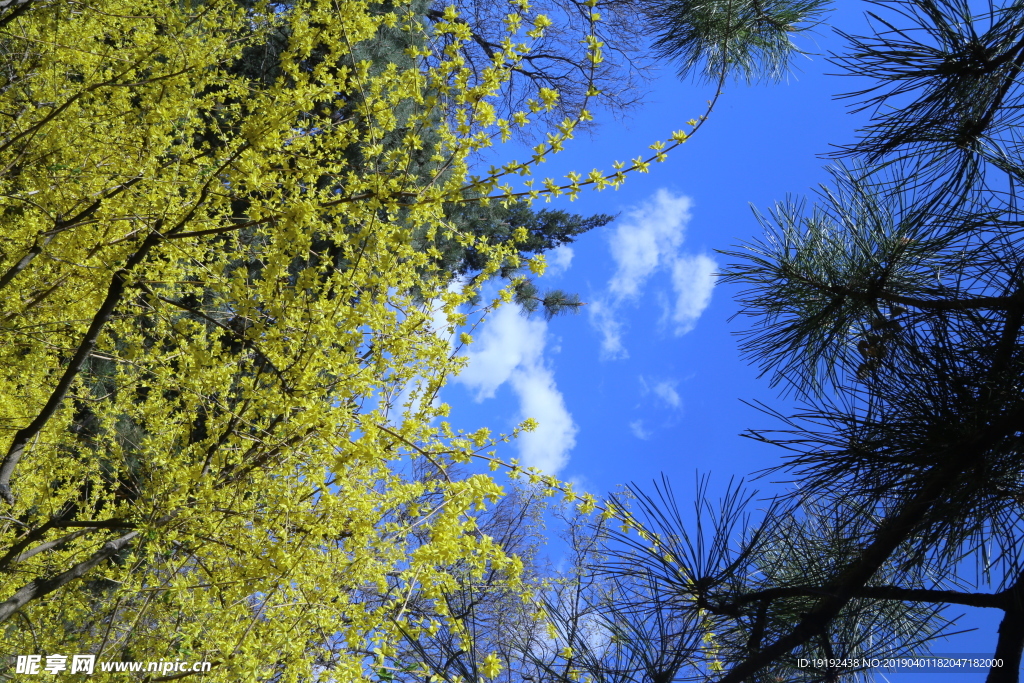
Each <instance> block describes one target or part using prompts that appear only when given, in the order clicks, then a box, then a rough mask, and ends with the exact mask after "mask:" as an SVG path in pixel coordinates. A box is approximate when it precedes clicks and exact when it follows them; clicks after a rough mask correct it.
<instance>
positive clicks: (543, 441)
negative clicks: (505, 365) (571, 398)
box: [512, 366, 578, 474]
mask: <svg viewBox="0 0 1024 683" xmlns="http://www.w3.org/2000/svg"><path fill="white" fill-rule="evenodd" d="M512 388H513V389H514V390H515V392H516V393H517V394H518V395H519V409H520V412H521V413H522V414H523V416H524V417H526V416H529V417H533V418H536V420H537V428H536V429H535V430H533V431H532V432H528V433H526V434H522V435H520V437H519V439H518V443H519V453H520V459H521V460H522V463H523V464H524V465H526V466H528V467H537V468H539V469H541V470H543V471H544V472H547V473H548V474H555V473H557V472H558V471H559V470H561V469H562V468H563V467H565V465H566V464H567V463H568V462H569V451H570V450H572V448H573V446H575V445H576V432H577V431H578V429H577V428H576V424H575V423H574V422H573V421H572V415H570V414H569V411H568V410H566V408H565V401H564V400H563V398H562V393H561V392H560V391H558V387H557V386H555V377H554V375H552V374H551V371H550V370H548V369H547V368H545V367H542V366H533V367H526V368H517V369H516V371H515V372H513V373H512Z"/></svg>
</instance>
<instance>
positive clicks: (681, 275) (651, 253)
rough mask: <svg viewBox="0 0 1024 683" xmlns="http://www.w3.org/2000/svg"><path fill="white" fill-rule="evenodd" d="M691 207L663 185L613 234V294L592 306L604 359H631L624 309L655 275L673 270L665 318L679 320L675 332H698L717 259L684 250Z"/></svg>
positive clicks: (610, 287)
mask: <svg viewBox="0 0 1024 683" xmlns="http://www.w3.org/2000/svg"><path fill="white" fill-rule="evenodd" d="M691 206H692V201H691V200H690V198H689V197H685V196H681V195H680V196H676V195H674V194H672V193H671V192H669V191H668V190H665V189H660V190H658V191H657V192H656V193H655V194H654V196H653V197H652V198H651V199H649V200H648V201H646V202H644V203H643V204H642V205H640V206H639V207H637V208H635V209H633V210H631V211H629V212H628V213H627V214H626V217H625V218H624V219H623V220H622V221H620V222H619V224H618V225H617V227H616V229H615V231H614V232H613V233H612V235H611V237H610V239H609V248H610V250H611V254H612V258H613V259H614V260H615V274H614V275H613V276H612V277H611V279H610V280H609V281H608V288H607V294H606V295H604V296H597V297H595V298H594V301H592V302H591V305H590V306H589V307H588V311H589V314H590V323H591V325H592V326H593V327H594V328H596V329H597V330H598V332H600V334H601V355H602V357H604V358H613V359H614V358H625V357H628V355H629V354H628V352H627V351H626V348H625V346H624V344H623V342H622V334H623V327H624V325H623V323H622V321H621V318H620V315H619V310H620V309H621V307H622V306H623V305H624V304H625V303H626V302H632V303H633V304H634V305H635V303H636V302H637V301H638V300H639V299H640V298H641V295H642V293H643V289H644V287H645V285H646V284H647V281H648V280H649V279H650V278H651V276H652V275H654V274H655V273H657V272H659V271H667V272H668V274H669V276H670V280H671V286H672V291H673V292H674V294H675V297H674V299H675V300H674V302H673V303H672V304H668V303H666V304H665V306H666V312H665V318H666V319H669V320H671V321H672V323H673V324H674V328H673V332H674V334H675V335H677V336H679V335H683V334H686V333H687V332H689V331H690V330H692V329H693V327H694V326H695V325H696V322H697V319H698V318H699V317H700V315H701V313H703V311H704V309H705V308H707V306H708V304H709V303H710V302H711V290H712V288H713V286H714V277H713V275H712V274H713V273H714V271H715V268H716V264H715V262H714V260H712V259H711V258H710V257H708V256H706V255H703V254H698V255H687V254H683V253H682V252H681V248H682V246H683V241H684V238H685V234H686V225H687V223H688V222H689V220H690V207H691Z"/></svg>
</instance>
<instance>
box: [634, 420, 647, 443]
mask: <svg viewBox="0 0 1024 683" xmlns="http://www.w3.org/2000/svg"><path fill="white" fill-rule="evenodd" d="M629 431H631V432H633V436H635V437H636V438H638V439H641V440H643V441H646V440H647V439H649V438H651V432H650V431H648V430H647V429H644V421H643V420H633V421H632V422H630V423H629Z"/></svg>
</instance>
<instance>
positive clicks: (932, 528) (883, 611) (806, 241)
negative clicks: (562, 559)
mask: <svg viewBox="0 0 1024 683" xmlns="http://www.w3.org/2000/svg"><path fill="white" fill-rule="evenodd" d="M873 4H874V5H876V6H877V7H878V11H877V12H875V13H871V14H870V15H869V16H870V18H871V21H872V28H873V34H872V35H869V36H864V37H861V36H851V35H847V34H843V35H844V36H845V37H846V38H847V40H848V41H849V43H850V49H849V51H848V52H846V53H845V54H842V55H840V56H838V57H837V58H836V61H837V63H838V64H839V65H841V66H843V67H844V68H846V69H847V70H848V72H849V73H852V74H854V75H857V76H862V77H868V78H871V79H873V81H874V84H873V85H871V86H869V87H868V88H867V89H865V90H862V91H860V92H856V93H851V94H850V95H849V97H850V98H852V99H853V100H854V101H856V102H857V103H858V106H862V107H867V108H869V109H870V110H871V111H872V118H871V121H870V123H869V124H868V125H867V126H866V128H865V129H864V130H862V131H861V132H860V139H859V140H858V141H857V142H856V143H854V144H851V145H849V146H847V147H842V148H840V151H839V152H838V156H840V157H842V158H844V164H843V165H837V166H834V167H832V169H831V174H832V184H831V186H828V187H823V189H822V190H821V192H820V196H819V198H818V201H817V202H816V203H815V204H814V206H813V207H812V208H808V206H807V204H806V202H804V201H801V200H789V201H786V202H782V203H780V204H778V205H777V206H776V207H775V209H774V210H773V211H771V212H770V213H769V215H767V216H760V215H759V216H758V218H759V219H760V220H761V222H762V225H763V226H764V228H765V232H766V234H765V237H764V238H763V239H761V240H758V241H755V242H752V243H750V244H746V245H743V248H742V249H738V250H735V251H731V252H726V253H727V255H728V256H730V257H732V258H733V263H732V264H731V265H730V266H728V267H727V268H726V270H725V272H724V280H725V281H727V282H731V283H735V284H739V285H741V286H742V287H743V290H742V291H741V293H740V294H739V297H738V301H739V304H740V307H741V308H740V312H741V313H742V314H743V315H744V316H746V317H749V318H750V319H751V320H752V321H753V326H752V327H751V329H749V330H747V331H746V332H745V333H744V337H743V344H742V349H743V350H744V351H745V353H746V354H747V356H748V358H749V359H750V360H751V361H753V362H755V363H757V364H759V366H760V367H761V369H762V370H763V371H764V372H765V373H766V374H769V375H770V377H771V381H772V382H773V384H774V385H776V386H779V387H781V388H782V389H783V390H784V391H786V392H789V393H791V394H792V395H794V396H795V397H796V398H797V399H798V400H799V401H800V402H801V403H802V404H803V409H802V410H801V412H800V413H799V414H797V415H793V416H787V415H784V414H780V413H777V412H775V411H772V410H771V409H770V408H768V407H765V406H762V407H763V409H764V410H765V412H766V413H767V414H769V415H771V416H772V417H773V418H775V419H777V420H779V421H780V422H781V425H782V426H781V428H779V429H775V430H769V429H761V430H752V431H751V432H749V433H748V436H750V437H752V438H754V439H757V440H760V441H763V442H767V443H770V444H774V445H777V446H780V447H782V448H784V449H785V451H786V452H787V454H788V455H787V456H786V457H785V460H784V462H783V463H782V464H781V465H779V466H778V467H776V468H774V470H773V471H774V472H775V473H776V474H777V475H779V474H782V475H788V477H789V478H790V480H791V481H792V482H793V484H794V490H793V493H792V494H788V495H786V496H783V497H780V498H779V499H777V500H776V501H774V502H773V504H772V505H771V506H770V507H769V508H768V510H767V511H765V512H764V514H763V516H762V518H761V519H760V520H759V521H757V522H756V523H753V524H752V523H751V522H750V517H749V516H748V515H749V513H748V512H747V508H748V500H747V499H745V498H744V496H743V495H741V494H740V492H739V489H738V488H737V487H733V488H732V489H731V490H730V493H729V494H728V495H727V496H726V497H725V498H724V499H723V501H722V502H721V504H720V505H719V506H718V508H717V509H716V508H715V506H713V505H712V504H711V503H710V501H707V500H706V499H705V497H704V496H703V494H702V490H701V487H698V496H697V504H696V506H697V510H696V512H697V520H698V521H697V523H696V527H694V526H693V525H692V523H690V524H688V523H686V522H684V517H683V515H681V514H680V512H679V510H678V508H677V507H676V506H677V501H676V498H675V497H674V496H673V495H672V491H671V489H670V488H668V486H667V484H661V485H659V486H658V487H657V490H656V491H655V493H654V494H651V495H648V494H645V493H644V492H643V491H642V490H641V489H639V488H634V489H633V491H634V493H635V495H636V498H637V499H638V503H637V505H638V512H637V513H636V517H635V519H634V520H631V522H630V525H629V526H631V527H632V529H633V530H634V531H629V530H628V528H627V530H624V531H621V532H619V531H617V530H615V529H614V528H613V529H608V530H606V534H605V537H604V538H605V539H606V540H605V545H604V548H603V553H604V557H603V558H601V557H598V558H597V559H596V560H595V561H594V563H593V571H594V572H595V573H598V574H602V575H604V576H607V577H609V578H610V580H611V581H612V583H613V585H614V590H612V591H611V592H609V593H606V594H605V596H606V597H605V598H602V597H601V596H595V597H594V598H593V599H592V604H593V605H594V606H595V609H598V611H599V612H600V613H601V614H604V615H606V617H605V619H604V622H603V623H604V625H605V632H606V633H610V634H611V638H610V639H609V640H607V641H606V642H604V643H598V644H597V645H595V644H594V643H592V642H588V641H587V640H586V639H582V638H581V639H577V641H576V642H574V643H572V644H571V645H572V647H574V648H576V649H577V654H576V657H575V660H574V661H575V662H577V663H580V664H581V665H582V664H584V663H585V664H586V666H585V667H583V668H584V669H585V671H586V673H588V674H589V675H591V677H592V679H593V680H608V681H611V680H640V679H643V680H650V681H666V682H667V681H675V680H691V679H692V678H701V679H704V680H715V681H718V682H719V683H739V682H740V681H758V682H760V681H764V682H765V683H768V682H769V681H808V682H809V681H840V680H844V681H845V680H850V681H852V680H857V679H859V678H860V677H862V676H866V675H869V674H870V673H871V672H870V664H868V665H867V666H864V665H863V664H862V663H861V662H860V660H861V658H862V657H868V658H869V659H870V658H871V657H874V656H878V657H879V658H883V657H885V656H892V655H900V654H908V653H910V654H912V653H915V652H927V649H928V647H929V643H930V642H931V641H932V640H933V639H934V638H936V637H939V636H941V635H942V634H943V633H946V632H948V631H949V630H950V624H949V623H948V622H947V621H946V619H945V618H944V617H943V616H942V615H943V610H944V608H946V607H947V606H949V605H964V606H972V607H982V608H990V609H996V610H1000V611H1001V612H1002V614H1003V620H1002V623H1001V625H1000V628H999V633H998V636H997V639H996V642H995V643H994V647H993V652H994V655H993V657H994V659H996V660H1001V666H993V667H992V668H991V669H990V671H989V675H988V679H987V680H988V681H989V682H990V683H1003V682H1011V681H1017V680H1018V675H1019V673H1018V672H1019V669H1020V665H1021V661H1022V659H1021V653H1022V650H1024V607H1022V605H1024V555H1022V553H1021V548H1024V533H1022V529H1024V527H1022V524H1021V523H1022V521H1024V519H1022V510H1024V506H1022V502H1024V453H1022V446H1024V432H1022V431H1021V428H1022V425H1024V336H1022V323H1024V269H1022V266H1021V264H1022V263H1024V250H1022V247H1021V243H1022V242H1021V225H1024V221H1022V218H1024V216H1022V215H1021V209H1020V201H1019V197H1018V188H1019V186H1020V183H1021V180H1022V179H1024V156H1022V147H1021V144H1020V136H1019V127H1018V125H1017V124H1018V119H1019V117H1020V112H1021V111H1022V107H1021V105H1022V94H1024V92H1022V87H1021V86H1022V85H1024V81H1022V75H1021V74H1022V70H1024V41H1022V40H1021V36H1022V35H1024V4H1022V3H1020V2H1008V3H1005V4H1003V5H1001V6H995V4H994V3H990V4H987V5H986V4H984V3H977V4H974V3H968V2H967V1H966V0H878V1H877V2H874V3H873ZM651 7H652V13H653V16H654V17H656V18H659V19H660V20H661V21H662V23H661V24H660V26H662V33H661V42H660V43H659V45H660V46H661V49H662V50H663V51H664V52H663V54H665V55H666V56H672V57H675V58H677V59H678V60H679V61H680V62H681V63H682V65H683V69H684V71H685V72H687V73H689V72H692V71H693V70H694V69H698V68H702V69H703V72H702V73H703V74H704V75H705V76H706V77H707V78H709V79H711V80H719V81H720V80H723V79H724V78H726V77H728V76H730V75H736V76H739V77H744V78H748V79H751V80H754V79H756V78H758V77H769V76H775V75H777V74H778V73H779V69H780V68H781V66H783V65H784V64H785V63H786V56H787V55H788V54H791V52H788V51H787V50H789V51H791V50H792V48H791V47H788V46H787V40H788V38H787V35H788V34H789V33H791V32H793V31H795V30H797V29H796V28H795V27H794V21H795V20H796V19H798V18H799V17H798V16H797V15H793V14H789V12H790V11H791V10H799V12H803V13H810V14H803V15H802V16H804V17H808V16H812V15H815V16H816V13H817V12H819V10H823V9H824V8H825V3H822V2H806V3H805V2H756V1H755V0H721V1H717V2H715V1H712V2H682V3H664V4H662V3H658V2H654V3H652V4H651ZM798 14H799V13H798ZM971 565H973V567H972V566H971ZM972 570H973V571H972ZM707 633H713V634H714V636H713V637H704V636H702V634H707ZM800 660H804V662H803V663H801V661H800ZM815 660H818V661H819V662H824V664H821V663H815ZM844 660H846V663H845V664H844ZM807 662H810V663H809V664H808V663H807ZM551 676H552V680H567V677H561V678H559V676H558V672H557V670H556V669H554V668H553V669H552V670H551Z"/></svg>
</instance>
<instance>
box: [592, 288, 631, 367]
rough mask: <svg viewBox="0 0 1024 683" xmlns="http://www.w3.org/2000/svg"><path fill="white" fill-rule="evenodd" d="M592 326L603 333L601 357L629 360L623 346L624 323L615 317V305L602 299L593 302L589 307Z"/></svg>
mask: <svg viewBox="0 0 1024 683" xmlns="http://www.w3.org/2000/svg"><path fill="white" fill-rule="evenodd" d="M587 311H588V312H589V314H590V324H591V325H593V326H594V327H596V328H597V330H598V332H600V333H601V356H602V357H604V358H612V359H615V358H628V357H629V353H628V352H627V351H626V348H625V347H624V346H623V345H622V323H621V322H620V321H619V320H618V319H617V318H616V317H615V306H614V304H611V303H607V302H605V301H602V300H601V299H595V300H594V301H591V302H590V304H589V305H588V306H587Z"/></svg>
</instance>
